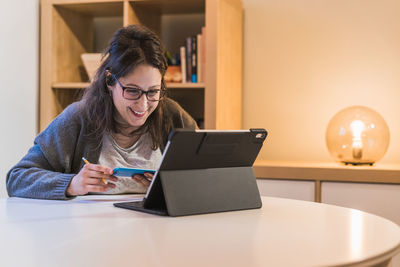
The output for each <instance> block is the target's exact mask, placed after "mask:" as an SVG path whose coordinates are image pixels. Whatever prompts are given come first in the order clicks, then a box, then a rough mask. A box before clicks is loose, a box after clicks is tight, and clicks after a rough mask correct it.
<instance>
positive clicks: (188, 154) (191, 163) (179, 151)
mask: <svg viewBox="0 0 400 267" xmlns="http://www.w3.org/2000/svg"><path fill="white" fill-rule="evenodd" d="M267 134H268V133H267V131H266V130H265V129H249V130H186V129H175V130H174V131H172V132H171V133H170V135H169V137H168V143H167V145H166V147H165V150H164V153H163V157H162V160H161V162H160V165H159V167H158V168H157V171H156V173H155V174H154V178H153V179H152V181H151V183H150V186H149V188H148V190H147V193H146V196H145V198H144V199H143V200H142V201H130V202H120V203H114V204H113V205H114V206H116V207H119V208H125V209H131V210H135V211H141V212H147V213H151V214H157V215H169V216H185V215H193V214H204V213H213V212H222V211H233V210H244V209H257V208H260V207H261V205H262V203H261V198H260V193H259V191H258V187H257V182H256V177H255V175H254V171H253V168H252V166H253V163H254V161H255V159H256V158H257V155H258V154H259V152H260V149H261V147H262V145H263V143H264V140H265V139H266V137H267Z"/></svg>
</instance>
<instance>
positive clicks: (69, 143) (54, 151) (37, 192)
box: [6, 98, 197, 200]
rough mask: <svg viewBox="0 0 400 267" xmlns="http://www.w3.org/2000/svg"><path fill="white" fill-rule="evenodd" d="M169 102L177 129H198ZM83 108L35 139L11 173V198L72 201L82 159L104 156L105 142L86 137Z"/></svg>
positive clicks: (67, 113)
mask: <svg viewBox="0 0 400 267" xmlns="http://www.w3.org/2000/svg"><path fill="white" fill-rule="evenodd" d="M165 101H166V104H167V105H166V107H167V112H168V114H170V116H171V118H172V121H173V127H174V128H188V129H195V128H196V127H197V126H196V122H195V121H194V120H193V119H192V117H190V115H189V114H188V113H187V112H186V111H184V110H183V109H182V108H181V107H180V106H179V105H178V104H177V103H176V102H175V101H173V100H171V99H169V98H166V99H165ZM83 108H84V106H83V104H82V101H80V102H75V103H73V104H71V105H69V106H68V107H67V108H66V109H65V110H64V111H63V112H62V113H61V114H60V115H59V116H58V117H57V118H55V119H54V120H53V121H52V122H51V123H50V125H49V126H48V127H47V128H46V129H45V130H44V131H43V132H41V133H40V134H39V135H38V136H37V137H36V138H35V141H34V145H33V146H32V147H31V148H30V149H29V151H28V153H27V154H26V155H25V156H24V157H23V158H22V159H21V161H20V162H18V163H17V164H16V165H15V166H14V167H13V168H12V169H11V170H10V171H9V172H8V173H7V179H6V184H7V192H8V195H9V196H12V197H25V198H41V199H60V200H61V199H70V197H68V196H67V195H66V190H67V187H68V185H69V183H70V182H71V179H72V178H73V177H74V176H75V175H76V174H77V173H78V172H79V170H80V169H81V168H82V166H83V163H82V157H85V158H87V159H88V160H89V161H90V162H93V163H97V162H98V159H99V157H100V152H101V142H102V138H98V139H97V140H95V139H93V138H88V136H87V134H85V133H88V131H89V132H90V129H89V130H88V129H86V128H87V127H88V126H87V123H86V122H85V120H84V117H83ZM99 144H100V145H99ZM164 146H165V144H164V145H163V146H162V147H161V150H163V148H164Z"/></svg>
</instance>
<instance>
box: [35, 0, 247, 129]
mask: <svg viewBox="0 0 400 267" xmlns="http://www.w3.org/2000/svg"><path fill="white" fill-rule="evenodd" d="M242 13H243V10H242V3H241V1H240V0H136V1H126V0H42V1H41V54H40V65H41V67H40V112H39V113H40V118H39V121H40V130H43V129H44V128H45V127H46V126H47V125H48V124H49V123H50V122H51V121H52V120H53V119H54V118H55V117H56V116H57V115H58V114H59V113H60V112H61V111H62V110H63V109H64V108H65V107H66V106H67V105H69V104H70V103H71V102H73V101H74V100H76V99H77V97H78V96H79V94H80V93H81V89H82V88H85V87H86V86H87V85H88V83H87V81H88V77H87V74H86V73H85V71H84V68H83V63H82V61H81V57H80V55H81V54H82V53H92V52H101V51H102V49H104V47H102V46H101V45H98V43H99V42H100V43H103V44H104V43H105V42H106V41H107V40H108V39H109V38H111V36H112V34H113V33H114V31H115V30H116V29H117V28H119V27H122V26H126V25H129V24H142V25H145V26H147V27H149V28H150V29H152V30H153V31H155V32H156V33H158V34H159V35H160V36H161V37H162V36H163V31H164V32H165V31H166V30H165V29H163V27H164V26H165V23H164V24H163V23H162V22H163V18H164V17H165V16H186V17H189V18H190V17H191V16H197V15H199V14H200V16H203V17H204V19H203V22H204V23H203V25H201V26H205V27H206V44H205V47H206V48H205V51H206V64H205V76H206V79H205V82H204V83H187V84H167V88H168V89H169V90H170V95H171V97H172V98H175V99H176V100H177V101H178V102H179V103H180V104H181V105H182V106H183V107H184V108H185V109H187V110H188V112H189V113H190V114H191V115H192V116H193V117H195V118H196V119H199V120H204V126H205V128H210V129H213V128H216V129H240V128H241V123H242V122H241V113H242V112H241V110H242V36H243V33H242V32H243V25H242V21H243V19H242V16H243V14H242ZM200 30H201V28H200V27H199V29H198V31H199V32H200ZM168 32H174V31H173V29H168ZM179 32H180V31H178V33H176V32H174V33H176V34H174V38H178V39H181V42H182V45H183V43H184V40H185V38H186V37H188V36H187V35H182V36H180V37H176V36H177V35H178V36H179ZM192 34H196V32H193V33H192ZM104 40H106V41H104ZM163 41H164V40H163ZM166 48H167V50H168V47H166Z"/></svg>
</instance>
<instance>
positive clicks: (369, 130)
mask: <svg viewBox="0 0 400 267" xmlns="http://www.w3.org/2000/svg"><path fill="white" fill-rule="evenodd" d="M325 137H326V145H327V147H328V150H329V153H330V154H331V156H332V157H333V158H334V159H335V161H339V162H343V163H345V164H353V165H358V164H370V165H372V164H374V163H375V162H376V161H378V160H380V159H381V158H382V157H383V156H384V155H385V153H386V151H387V149H388V146H389V140H390V134H389V127H388V126H387V124H386V122H385V120H384V119H383V118H382V116H381V115H379V113H377V112H376V111H374V110H373V109H370V108H367V107H363V106H352V107H348V108H345V109H343V110H341V111H339V112H338V113H337V114H336V115H335V116H333V118H332V119H331V120H330V121H329V124H328V128H327V129H326V136H325Z"/></svg>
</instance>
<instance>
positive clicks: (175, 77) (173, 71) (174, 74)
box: [164, 66, 182, 83]
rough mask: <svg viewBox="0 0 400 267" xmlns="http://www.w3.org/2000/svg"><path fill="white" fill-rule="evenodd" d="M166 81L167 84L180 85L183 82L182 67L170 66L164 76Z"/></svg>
mask: <svg viewBox="0 0 400 267" xmlns="http://www.w3.org/2000/svg"><path fill="white" fill-rule="evenodd" d="M164 81H165V82H167V83H170V82H173V83H180V82H182V73H181V66H168V68H167V71H166V73H165V75H164Z"/></svg>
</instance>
